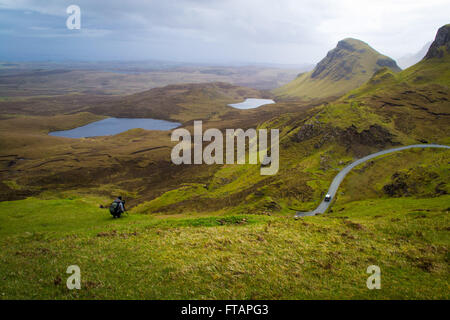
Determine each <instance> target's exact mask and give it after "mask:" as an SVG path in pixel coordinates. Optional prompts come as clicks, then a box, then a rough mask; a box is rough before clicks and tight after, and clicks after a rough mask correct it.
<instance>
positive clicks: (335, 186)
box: [295, 144, 450, 217]
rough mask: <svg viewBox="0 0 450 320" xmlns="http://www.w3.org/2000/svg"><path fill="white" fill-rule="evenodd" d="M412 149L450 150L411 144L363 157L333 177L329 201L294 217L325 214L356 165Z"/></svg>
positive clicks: (438, 145) (441, 146) (439, 146)
mask: <svg viewBox="0 0 450 320" xmlns="http://www.w3.org/2000/svg"><path fill="white" fill-rule="evenodd" d="M412 148H445V149H450V147H449V146H445V145H440V144H413V145H410V146H404V147H399V148H393V149H388V150H383V151H379V152H376V153H372V154H369V155H368V156H365V157H364V158H361V159H358V160H356V161H355V162H352V163H351V164H349V165H348V166H346V167H345V168H344V169H342V170H341V171H340V172H339V173H338V174H337V176H336V177H334V179H333V182H332V183H331V185H330V188H329V189H328V192H327V193H328V194H329V195H331V201H329V202H327V201H324V200H322V202H321V203H320V204H319V206H318V207H317V208H316V209H315V210H313V211H309V212H300V211H297V213H296V214H295V216H296V217H305V216H314V215H316V214H321V213H324V212H326V211H327V209H328V207H329V206H330V204H331V203H332V202H333V200H334V197H335V196H336V192H337V190H338V188H339V185H340V184H341V182H342V181H343V180H344V178H345V176H346V175H347V173H349V172H350V170H352V169H353V168H354V167H356V166H357V165H359V164H361V163H363V162H366V161H368V160H370V159H373V158H375V157H378V156H381V155H384V154H388V153H392V152H397V151H402V150H406V149H412Z"/></svg>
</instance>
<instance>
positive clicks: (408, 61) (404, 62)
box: [397, 41, 431, 69]
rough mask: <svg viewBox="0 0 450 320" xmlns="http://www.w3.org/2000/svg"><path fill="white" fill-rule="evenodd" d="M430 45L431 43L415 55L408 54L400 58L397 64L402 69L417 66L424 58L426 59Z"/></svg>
mask: <svg viewBox="0 0 450 320" xmlns="http://www.w3.org/2000/svg"><path fill="white" fill-rule="evenodd" d="M430 45H431V41H429V42H427V43H426V44H425V45H424V46H423V47H422V49H420V50H419V51H418V52H416V53H414V54H408V55H405V56H403V57H401V58H399V59H398V60H397V62H398V65H399V66H400V68H402V69H406V68H409V67H411V66H412V65H415V64H416V63H417V62H419V61H420V60H422V59H423V57H425V54H426V53H427V51H428V49H429V48H430Z"/></svg>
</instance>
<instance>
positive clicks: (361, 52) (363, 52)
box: [274, 38, 401, 100]
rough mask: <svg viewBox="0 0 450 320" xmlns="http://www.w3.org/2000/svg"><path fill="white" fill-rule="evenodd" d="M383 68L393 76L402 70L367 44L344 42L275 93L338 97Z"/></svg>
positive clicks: (283, 96)
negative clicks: (312, 67)
mask: <svg viewBox="0 0 450 320" xmlns="http://www.w3.org/2000/svg"><path fill="white" fill-rule="evenodd" d="M383 67H388V68H390V69H391V70H392V71H394V72H398V71H400V70H401V69H400V68H399V67H398V66H397V63H396V62H395V61H394V60H392V59H391V58H389V57H387V56H385V55H382V54H381V53H379V52H377V51H376V50H374V49H373V48H371V47H370V46H369V45H368V44H367V43H365V42H363V41H360V40H357V39H352V38H347V39H344V40H341V41H339V42H338V44H337V46H336V48H334V49H333V50H331V51H329V52H328V54H327V56H326V57H325V58H323V59H322V61H320V62H319V63H318V64H317V65H316V67H315V68H314V69H313V70H312V71H311V72H306V73H302V74H300V75H299V76H298V77H297V78H296V79H295V80H293V81H291V82H290V83H288V84H286V85H284V86H282V87H281V88H278V89H275V90H274V93H275V94H276V96H278V97H279V98H301V99H305V100H311V99H322V98H327V97H339V96H341V95H343V94H344V93H346V92H348V91H350V90H352V89H355V88H357V87H359V86H360V85H362V84H363V83H365V82H366V81H367V80H369V79H370V78H371V76H372V75H373V74H374V73H375V72H376V71H378V70H379V69H381V68H383Z"/></svg>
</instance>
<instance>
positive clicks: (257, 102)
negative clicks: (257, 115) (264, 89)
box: [229, 98, 275, 109]
mask: <svg viewBox="0 0 450 320" xmlns="http://www.w3.org/2000/svg"><path fill="white" fill-rule="evenodd" d="M272 103H275V101H273V100H272V99H254V98H250V99H245V101H244V102H240V103H233V104H229V106H230V107H233V108H236V109H254V108H258V107H261V106H263V105H266V104H272Z"/></svg>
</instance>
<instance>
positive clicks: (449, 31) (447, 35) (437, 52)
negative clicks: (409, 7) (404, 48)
mask: <svg viewBox="0 0 450 320" xmlns="http://www.w3.org/2000/svg"><path fill="white" fill-rule="evenodd" d="M445 52H447V53H450V24H447V25H445V26H443V27H440V28H439V30H438V32H437V34H436V38H435V39H434V41H433V43H432V44H431V46H430V49H428V52H427V54H426V56H425V58H424V59H432V58H442V57H443V56H444V54H445Z"/></svg>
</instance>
